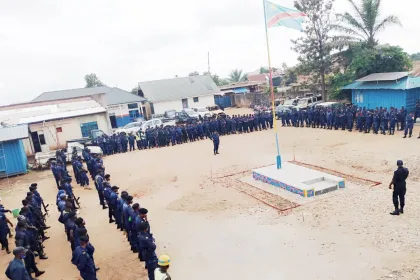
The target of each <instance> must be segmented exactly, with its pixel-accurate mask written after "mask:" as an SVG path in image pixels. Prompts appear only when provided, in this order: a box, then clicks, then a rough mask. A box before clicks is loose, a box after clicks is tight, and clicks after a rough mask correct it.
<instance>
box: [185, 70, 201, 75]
mask: <svg viewBox="0 0 420 280" xmlns="http://www.w3.org/2000/svg"><path fill="white" fill-rule="evenodd" d="M198 75H200V73H198V71H193V72H191V73H189V74H188V76H198Z"/></svg>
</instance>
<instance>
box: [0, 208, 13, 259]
mask: <svg viewBox="0 0 420 280" xmlns="http://www.w3.org/2000/svg"><path fill="white" fill-rule="evenodd" d="M8 224H9V225H10V226H11V227H12V228H13V224H12V222H10V221H9V219H7V217H6V215H5V214H4V213H3V212H0V243H1V249H2V250H6V253H8V254H10V250H9V241H8V240H7V235H8V234H9V233H10V228H9V226H8Z"/></svg>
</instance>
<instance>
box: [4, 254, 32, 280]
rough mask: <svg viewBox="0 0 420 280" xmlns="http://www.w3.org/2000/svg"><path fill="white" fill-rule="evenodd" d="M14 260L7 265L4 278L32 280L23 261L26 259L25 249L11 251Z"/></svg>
mask: <svg viewBox="0 0 420 280" xmlns="http://www.w3.org/2000/svg"><path fill="white" fill-rule="evenodd" d="M13 255H15V258H14V259H13V261H11V262H10V263H9V265H8V266H7V269H6V276H7V278H9V279H12V280H14V279H19V280H31V279H33V278H32V277H31V276H30V275H29V273H28V271H27V270H26V268H25V264H24V263H23V259H25V257H26V249H25V248H23V247H16V248H15V249H14V250H13Z"/></svg>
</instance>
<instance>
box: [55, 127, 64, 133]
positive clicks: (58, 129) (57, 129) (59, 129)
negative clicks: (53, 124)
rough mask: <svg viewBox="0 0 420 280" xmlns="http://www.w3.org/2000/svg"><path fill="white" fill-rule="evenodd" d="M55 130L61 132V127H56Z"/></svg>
mask: <svg viewBox="0 0 420 280" xmlns="http://www.w3.org/2000/svg"><path fill="white" fill-rule="evenodd" d="M55 130H56V131H57V132H63V129H62V128H61V127H57V128H56V129H55Z"/></svg>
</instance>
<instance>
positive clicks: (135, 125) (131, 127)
mask: <svg viewBox="0 0 420 280" xmlns="http://www.w3.org/2000/svg"><path fill="white" fill-rule="evenodd" d="M143 123H144V122H132V123H128V124H126V125H125V126H123V127H121V128H117V129H115V131H114V133H122V132H125V133H126V134H128V133H135V132H137V131H139V129H140V127H141V126H142V124H143Z"/></svg>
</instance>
